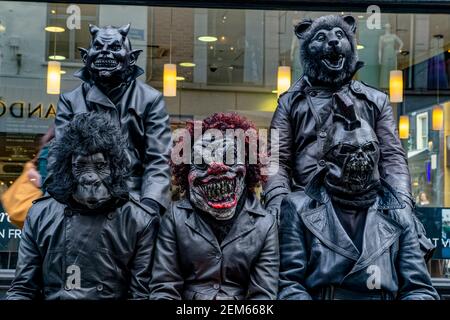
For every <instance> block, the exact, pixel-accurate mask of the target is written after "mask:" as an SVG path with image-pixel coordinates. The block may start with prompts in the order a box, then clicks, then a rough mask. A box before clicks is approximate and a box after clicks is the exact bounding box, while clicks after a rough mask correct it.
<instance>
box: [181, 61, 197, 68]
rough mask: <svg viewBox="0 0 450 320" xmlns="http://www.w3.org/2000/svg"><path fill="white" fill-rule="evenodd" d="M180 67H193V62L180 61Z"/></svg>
mask: <svg viewBox="0 0 450 320" xmlns="http://www.w3.org/2000/svg"><path fill="white" fill-rule="evenodd" d="M180 67H185V68H193V67H195V63H193V62H180Z"/></svg>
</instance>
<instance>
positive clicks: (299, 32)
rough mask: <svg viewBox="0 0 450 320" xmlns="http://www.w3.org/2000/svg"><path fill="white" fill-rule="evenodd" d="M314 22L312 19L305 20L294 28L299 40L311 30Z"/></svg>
mask: <svg viewBox="0 0 450 320" xmlns="http://www.w3.org/2000/svg"><path fill="white" fill-rule="evenodd" d="M312 22H313V21H312V20H311V19H305V20H303V21H300V22H299V23H298V24H297V25H296V26H295V27H294V33H295V35H296V36H297V38H299V39H302V38H303V34H304V32H305V31H306V30H308V29H309V27H310V26H311V24H312Z"/></svg>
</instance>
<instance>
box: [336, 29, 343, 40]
mask: <svg viewBox="0 0 450 320" xmlns="http://www.w3.org/2000/svg"><path fill="white" fill-rule="evenodd" d="M336 37H337V38H338V39H342V38H343V37H344V33H343V32H342V31H336Z"/></svg>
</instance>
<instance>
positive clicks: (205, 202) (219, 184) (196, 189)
mask: <svg viewBox="0 0 450 320" xmlns="http://www.w3.org/2000/svg"><path fill="white" fill-rule="evenodd" d="M240 150H242V149H241V146H240V144H239V140H235V139H234V138H229V137H224V138H218V139H214V136H213V135H211V134H209V133H205V134H204V135H203V137H200V138H199V139H198V140H197V141H195V143H194V147H193V153H192V154H193V163H192V165H191V170H190V172H189V176H188V180H189V196H190V200H191V203H193V204H194V205H195V206H196V207H197V208H198V209H200V210H202V211H204V212H208V213H209V214H211V215H212V216H213V217H214V218H216V219H217V220H227V219H231V218H232V217H233V216H234V214H235V212H236V207H237V203H238V200H239V199H240V198H241V196H242V194H243V192H244V189H245V175H246V168H245V163H244V162H243V161H242V159H243V158H242V156H243V155H242V154H241V153H240ZM230 155H232V157H230ZM233 158H234V159H233ZM226 159H232V160H230V161H226Z"/></svg>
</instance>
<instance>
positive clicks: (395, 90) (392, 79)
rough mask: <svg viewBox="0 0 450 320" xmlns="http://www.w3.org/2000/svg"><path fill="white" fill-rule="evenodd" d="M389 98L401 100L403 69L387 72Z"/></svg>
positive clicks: (396, 100)
mask: <svg viewBox="0 0 450 320" xmlns="http://www.w3.org/2000/svg"><path fill="white" fill-rule="evenodd" d="M389 100H390V101H391V102H403V71H402V70H391V71H390V73H389Z"/></svg>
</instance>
